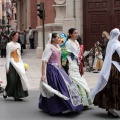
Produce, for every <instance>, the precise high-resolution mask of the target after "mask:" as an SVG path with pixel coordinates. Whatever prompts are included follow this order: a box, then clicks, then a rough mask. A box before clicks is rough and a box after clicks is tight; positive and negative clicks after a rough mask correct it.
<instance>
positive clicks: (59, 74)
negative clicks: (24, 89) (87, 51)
mask: <svg viewBox="0 0 120 120" xmlns="http://www.w3.org/2000/svg"><path fill="white" fill-rule="evenodd" d="M46 75H47V82H48V85H49V86H51V87H52V88H54V89H55V90H57V91H59V92H60V93H61V94H63V95H64V96H66V97H68V98H70V99H69V100H64V99H62V98H60V97H59V96H57V95H54V96H52V97H50V98H48V97H43V96H42V95H40V98H39V108H40V109H41V110H43V111H45V112H47V113H49V114H57V113H61V112H65V111H71V112H72V111H78V112H79V111H81V110H82V109H83V106H82V105H81V102H80V103H78V102H79V101H81V100H80V96H79V94H78V93H77V91H76V89H75V87H74V86H72V84H71V83H72V82H71V80H70V78H69V77H68V75H67V74H66V72H65V71H64V70H63V69H60V68H59V69H57V68H56V67H55V66H53V65H51V64H48V65H47V71H46ZM65 80H66V81H67V83H68V84H70V87H69V88H68V87H67V86H66V83H65ZM75 91H76V93H77V95H76V94H74V92H75ZM71 94H72V95H71ZM70 95H71V96H72V97H70ZM73 103H75V104H76V105H75V104H73ZM77 103H78V104H77Z"/></svg>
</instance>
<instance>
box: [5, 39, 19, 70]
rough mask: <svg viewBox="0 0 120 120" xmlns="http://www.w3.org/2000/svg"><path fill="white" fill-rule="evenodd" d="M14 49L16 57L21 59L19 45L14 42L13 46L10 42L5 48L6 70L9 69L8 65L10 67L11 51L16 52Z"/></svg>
mask: <svg viewBox="0 0 120 120" xmlns="http://www.w3.org/2000/svg"><path fill="white" fill-rule="evenodd" d="M16 49H17V53H18V56H19V58H20V59H21V54H20V51H21V47H20V44H19V43H18V42H16V43H15V44H14V43H13V42H12V41H11V42H9V43H7V46H6V68H7V69H9V65H10V53H11V52H12V51H14V50H16Z"/></svg>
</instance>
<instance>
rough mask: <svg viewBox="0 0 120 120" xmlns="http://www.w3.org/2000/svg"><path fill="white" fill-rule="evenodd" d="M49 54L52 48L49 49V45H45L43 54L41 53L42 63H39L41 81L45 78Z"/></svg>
mask: <svg viewBox="0 0 120 120" xmlns="http://www.w3.org/2000/svg"><path fill="white" fill-rule="evenodd" d="M51 54H52V50H51V48H50V46H46V48H45V50H44V52H43V55H42V65H41V71H42V76H41V80H42V81H45V79H46V65H47V62H48V60H49V58H50V56H51Z"/></svg>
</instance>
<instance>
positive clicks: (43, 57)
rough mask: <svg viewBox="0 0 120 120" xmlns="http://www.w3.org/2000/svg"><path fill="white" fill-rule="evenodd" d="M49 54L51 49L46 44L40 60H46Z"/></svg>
mask: <svg viewBox="0 0 120 120" xmlns="http://www.w3.org/2000/svg"><path fill="white" fill-rule="evenodd" d="M51 55H52V50H51V48H50V46H49V45H47V46H46V47H45V50H44V52H43V55H42V61H46V62H48V60H49V58H50V56H51Z"/></svg>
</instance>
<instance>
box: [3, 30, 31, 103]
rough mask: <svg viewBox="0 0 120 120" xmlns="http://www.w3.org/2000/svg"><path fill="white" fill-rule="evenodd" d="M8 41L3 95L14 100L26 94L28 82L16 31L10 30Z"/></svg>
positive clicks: (19, 99) (18, 99)
mask: <svg viewBox="0 0 120 120" xmlns="http://www.w3.org/2000/svg"><path fill="white" fill-rule="evenodd" d="M10 40H11V41H10V42H9V43H7V46H6V51H7V56H6V75H7V85H6V88H5V90H4V92H3V97H4V98H7V96H8V97H13V98H14V100H15V101H22V99H21V98H24V97H27V96H28V89H29V87H30V86H29V83H28V80H27V77H26V71H25V68H24V63H23V61H22V60H21V54H20V51H21V47H20V44H19V43H18V42H17V40H18V33H17V32H12V33H11V35H10Z"/></svg>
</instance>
